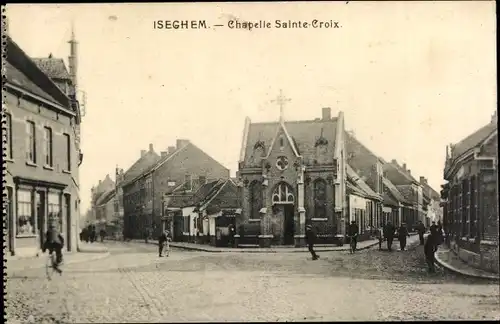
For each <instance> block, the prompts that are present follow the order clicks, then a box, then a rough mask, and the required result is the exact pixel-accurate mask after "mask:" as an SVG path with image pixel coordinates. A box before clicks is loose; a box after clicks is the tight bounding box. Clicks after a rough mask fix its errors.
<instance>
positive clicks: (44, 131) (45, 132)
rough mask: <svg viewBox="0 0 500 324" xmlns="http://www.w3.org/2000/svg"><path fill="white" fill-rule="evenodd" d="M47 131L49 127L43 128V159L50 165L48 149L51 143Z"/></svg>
mask: <svg viewBox="0 0 500 324" xmlns="http://www.w3.org/2000/svg"><path fill="white" fill-rule="evenodd" d="M47 132H48V129H47V128H44V129H43V145H42V146H43V159H44V160H45V165H49V164H50V161H49V159H48V153H49V152H48V150H47V147H48V145H49V142H48V141H49V139H48V137H47V135H48V134H47Z"/></svg>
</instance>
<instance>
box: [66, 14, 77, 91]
mask: <svg viewBox="0 0 500 324" xmlns="http://www.w3.org/2000/svg"><path fill="white" fill-rule="evenodd" d="M68 43H69V44H70V56H69V57H68V63H69V74H70V76H71V82H72V83H73V86H74V87H75V94H76V92H77V88H78V46H77V45H78V42H77V41H76V38H75V25H74V22H73V21H72V22H71V40H70V41H69V42H68Z"/></svg>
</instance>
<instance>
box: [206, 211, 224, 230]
mask: <svg viewBox="0 0 500 324" xmlns="http://www.w3.org/2000/svg"><path fill="white" fill-rule="evenodd" d="M221 215H222V211H220V212H218V213H215V214H210V215H208V225H209V227H210V235H215V219H216V218H217V217H219V216H221Z"/></svg>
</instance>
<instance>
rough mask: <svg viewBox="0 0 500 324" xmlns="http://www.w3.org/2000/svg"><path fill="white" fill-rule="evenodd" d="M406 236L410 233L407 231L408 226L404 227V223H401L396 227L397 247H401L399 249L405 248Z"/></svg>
mask: <svg viewBox="0 0 500 324" xmlns="http://www.w3.org/2000/svg"><path fill="white" fill-rule="evenodd" d="M407 237H410V234H409V233H408V228H407V227H406V224H405V223H403V224H401V226H400V227H399V229H398V239H399V247H400V248H401V251H404V250H405V247H406V238H407Z"/></svg>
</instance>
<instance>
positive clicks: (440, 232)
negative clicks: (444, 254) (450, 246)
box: [436, 220, 443, 245]
mask: <svg viewBox="0 0 500 324" xmlns="http://www.w3.org/2000/svg"><path fill="white" fill-rule="evenodd" d="M437 234H438V238H437V242H436V243H437V245H440V244H441V243H443V225H441V221H440V220H438V222H437Z"/></svg>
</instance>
